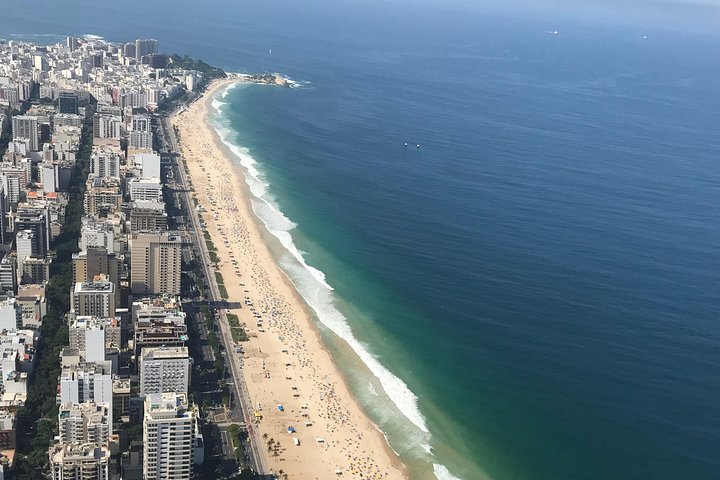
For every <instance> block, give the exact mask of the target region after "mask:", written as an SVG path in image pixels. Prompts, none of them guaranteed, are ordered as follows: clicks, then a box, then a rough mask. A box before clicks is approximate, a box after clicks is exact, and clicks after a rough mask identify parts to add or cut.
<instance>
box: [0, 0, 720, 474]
mask: <svg viewBox="0 0 720 480" xmlns="http://www.w3.org/2000/svg"><path fill="white" fill-rule="evenodd" d="M145 3H148V2H145ZM659 4H660V3H659V2H658V3H657V5H659ZM90 5H93V9H90V8H89V6H90ZM176 5H177V6H176V7H175V8H174V9H173V10H172V11H169V12H165V13H164V12H163V10H162V8H161V7H159V6H157V5H155V4H151V5H150V4H148V5H144V3H143V2H138V1H130V2H125V3H124V4H115V5H112V6H106V7H96V6H94V2H90V1H82V2H76V3H74V4H73V5H71V6H68V7H65V8H63V7H61V6H59V5H55V3H54V2H51V1H49V0H43V1H37V2H20V1H15V0H13V1H11V2H9V5H6V6H4V7H3V8H4V12H3V17H4V22H3V27H1V28H0V37H2V38H6V39H13V38H23V39H33V40H35V41H40V40H39V38H38V37H29V36H28V35H29V34H42V35H50V36H48V37H43V38H46V39H47V40H48V41H49V42H54V41H60V40H61V39H62V37H63V36H64V35H66V34H75V35H81V34H97V35H102V36H104V37H106V38H107V39H108V40H111V41H121V40H132V39H134V38H136V37H155V38H158V39H159V41H160V49H161V51H164V52H171V51H174V52H179V53H187V54H189V55H192V56H197V57H201V58H203V59H205V60H206V61H208V62H210V63H213V64H217V65H219V66H221V67H223V68H225V69H226V70H228V71H248V72H259V71H271V72H274V71H280V72H283V73H286V74H288V75H290V76H291V77H292V78H294V79H295V80H298V81H300V82H304V83H305V84H304V86H303V87H302V88H300V89H293V90H290V89H280V88H269V87H264V86H253V85H249V86H241V87H238V88H235V89H233V90H231V91H229V92H228V93H227V95H225V96H224V97H222V98H218V102H217V103H216V105H217V107H218V109H219V111H220V113H218V115H217V118H216V120H215V122H216V125H217V127H218V128H219V130H220V132H221V133H222V134H223V135H224V136H225V140H226V141H227V142H228V143H231V144H233V145H234V146H236V147H238V148H236V151H238V152H239V153H242V154H243V159H244V160H243V161H244V162H245V166H246V167H247V166H252V167H253V169H255V170H257V175H255V176H252V175H250V176H249V183H250V184H251V186H252V187H253V191H254V192H255V193H256V194H257V195H259V196H261V197H262V199H261V200H256V201H255V202H254V205H255V207H256V212H257V213H258V215H259V216H260V217H261V218H262V220H263V221H264V222H265V223H266V224H267V225H268V228H269V229H271V230H272V231H274V233H275V234H277V235H279V236H280V237H281V238H282V239H283V240H284V241H285V243H286V245H285V246H291V247H292V246H295V247H296V248H297V249H298V250H299V251H301V252H304V255H303V257H304V260H305V261H306V262H307V264H309V265H311V266H312V267H314V268H316V269H318V270H319V271H321V272H323V273H324V275H325V279H324V281H325V282H327V284H329V285H330V286H332V288H333V289H334V290H332V291H330V290H328V289H326V288H324V287H323V286H322V284H321V283H320V282H319V281H318V278H317V277H318V276H317V275H316V276H315V277H313V275H312V274H311V272H310V271H308V270H307V269H305V268H302V266H301V265H300V264H299V263H298V262H297V260H296V259H295V258H294V257H293V256H292V255H291V254H289V253H287V250H285V249H284V248H283V246H282V244H281V243H280V242H275V244H274V248H275V250H276V254H277V255H278V257H279V259H280V261H281V264H282V265H283V266H284V268H285V269H286V270H287V272H288V274H289V276H290V277H291V279H292V280H293V281H294V282H295V283H296V285H297V286H298V289H299V290H300V292H301V294H303V295H304V296H305V297H306V298H307V299H308V301H309V303H310V304H311V305H313V306H314V307H316V308H317V310H318V312H319V315H318V317H319V325H320V326H321V328H322V333H323V337H324V338H325V339H326V341H327V342H328V345H329V348H330V349H331V351H333V352H334V353H335V354H336V356H337V358H338V362H339V364H340V366H341V367H342V368H343V370H344V371H345V372H346V373H347V375H348V379H349V381H350V383H351V385H352V387H353V389H354V391H355V392H356V393H357V395H358V397H359V398H360V399H361V402H362V403H363V405H364V406H365V408H366V409H367V410H368V411H369V412H370V414H371V416H372V418H373V419H374V420H375V421H376V422H377V423H378V425H379V426H380V427H381V428H382V429H383V431H384V432H385V433H386V434H387V436H388V439H389V441H390V444H391V445H392V447H393V448H394V449H395V450H396V451H397V452H398V453H399V454H400V455H401V456H402V458H403V460H404V461H406V463H407V464H408V465H409V466H410V468H411V473H412V474H413V477H414V478H422V479H425V478H432V472H433V470H435V471H436V473H437V474H439V475H440V476H443V475H444V473H443V472H444V471H445V470H443V468H447V470H448V471H449V472H450V473H451V474H452V475H454V476H456V477H458V478H462V479H465V480H469V479H476V478H483V476H485V475H486V476H487V477H489V478H492V479H497V480H507V479H530V480H545V479H547V480H550V479H553V480H555V479H592V480H594V479H597V480H600V479H609V478H612V479H653V480H656V479H676V478H702V479H712V478H720V460H718V456H717V452H718V449H719V448H720V403H719V402H718V392H719V391H720V347H719V345H720V326H719V324H718V314H719V313H720V289H719V288H718V287H719V286H720V277H719V274H718V272H719V271H720V247H719V245H720V222H719V221H720V202H718V196H719V194H720V168H719V167H718V158H719V156H720V155H719V154H720V139H719V138H718V133H717V132H718V125H720V95H719V93H720V91H719V90H720V87H719V85H720V84H719V83H718V78H720V64H719V63H718V61H717V52H718V47H719V46H720V36H718V35H717V34H714V33H712V31H711V29H710V28H708V25H711V23H712V20H717V19H718V18H717V11H716V10H715V8H714V7H712V5H710V4H689V3H687V4H684V3H676V4H666V3H663V4H662V5H663V9H660V8H657V9H654V8H652V7H649V6H647V5H649V3H646V4H642V3H638V5H639V6H637V7H634V8H632V9H631V10H632V11H629V14H628V15H624V16H623V15H621V13H623V11H622V8H623V7H622V6H620V5H615V6H612V5H611V6H607V5H610V4H603V6H604V7H603V8H605V7H606V8H605V9H604V10H603V9H595V8H592V5H593V4H592V3H591V2H586V4H584V5H585V7H586V9H585V10H583V9H582V8H581V7H577V6H576V7H573V8H571V9H569V10H568V11H567V12H566V14H560V13H559V12H560V11H561V10H562V7H563V6H564V4H563V3H561V2H555V3H553V4H552V7H548V9H547V10H546V11H543V10H542V9H541V8H540V7H537V6H535V7H533V8H534V10H533V11H532V12H530V13H531V14H527V15H525V14H522V13H519V12H521V11H522V10H523V8H522V7H523V6H524V4H523V3H521V2H516V3H514V4H511V7H513V8H507V9H501V7H499V6H498V7H494V6H489V7H486V8H485V9H484V10H478V9H474V8H472V7H469V6H463V5H461V4H458V5H453V6H439V5H431V4H418V7H417V8H413V7H412V4H411V3H409V2H406V3H403V4H400V3H396V4H392V5H389V6H384V5H383V6H381V5H375V4H369V5H365V6H360V5H354V4H348V3H345V4H340V5H322V4H318V3H315V2H312V3H309V4H303V5H298V4H291V3H287V4H286V3H277V4H271V3H267V2H266V3H262V4H258V5H243V4H239V3H237V2H230V1H229V0H224V1H221V2H216V3H213V4H212V5H208V4H206V3H200V2H198V3H195V2H184V1H183V2H176ZM613 5H614V4H613ZM643 5H645V7H643ZM29 6H34V7H36V8H38V9H44V10H45V11H46V12H47V13H45V14H43V15H42V16H40V15H38V16H37V17H36V18H29V17H28V14H27V9H28V8H29ZM132 8H136V9H139V8H142V11H143V14H142V15H129V14H128V15H121V14H120V13H122V12H123V9H132ZM628 8H630V7H628ZM643 8H647V9H649V10H648V11H649V12H651V13H652V14H648V15H647V17H644V16H643V10H642V9H643ZM599 10H602V12H603V13H602V14H601V13H598V12H599ZM658 11H659V12H660V13H657V12H658ZM678 12H680V13H681V14H683V15H684V13H685V12H689V13H688V14H687V15H686V16H683V15H681V14H677V15H676V13H678ZM698 12H699V13H698ZM613 14H617V15H613ZM713 15H715V16H714V17H713ZM700 17H703V18H704V21H701V20H699V18H700ZM670 19H673V21H672V22H671V21H670ZM693 26H697V28H690V27H693ZM686 27H687V28H686ZM556 30H557V34H555V33H554V32H555V31H556ZM53 35H58V36H57V37H54V36H53ZM644 37H647V38H644ZM270 48H272V54H269V49H270ZM405 142H407V143H409V146H408V147H405V146H404V145H403V144H404V143H405ZM418 143H419V144H421V148H419V149H417V148H415V144H418ZM244 149H246V150H244ZM248 155H249V156H248ZM250 157H252V158H250ZM262 200H266V201H267V202H270V204H271V205H272V206H274V207H275V208H277V209H278V210H279V211H280V212H282V216H281V215H280V214H279V213H278V212H277V211H273V209H270V208H268V205H267V203H265V202H263V201H262ZM293 227H294V228H293ZM287 231H289V232H290V235H291V237H292V242H293V243H292V245H291V244H290V243H288V240H289V237H286V236H284V235H286V234H284V233H283V232H287ZM346 325H349V326H350V327H351V329H352V335H353V337H352V338H354V339H356V340H357V344H356V345H355V347H356V348H357V349H359V350H362V351H363V352H365V351H367V352H371V353H372V355H373V357H372V358H375V359H377V360H378V361H379V362H380V364H382V365H383V366H384V367H386V368H387V369H388V372H381V371H380V370H378V369H377V365H371V367H372V368H370V369H368V368H367V367H365V366H363V364H361V363H360V362H358V361H357V358H356V357H354V356H349V355H348V352H347V349H346V348H343V346H342V343H341V342H338V340H337V337H335V336H334V334H332V333H331V331H335V332H341V333H342V334H344V335H347V334H348V333H349V332H347V331H346V330H347V329H346V327H345V326H346ZM351 341H352V340H351ZM371 370H372V371H374V372H375V374H377V375H379V376H380V377H381V380H382V382H384V386H385V388H389V389H391V390H392V391H388V392H387V393H388V395H386V394H385V393H383V384H382V383H381V382H380V381H378V380H377V378H376V376H375V375H373V374H372V372H371ZM397 379H399V380H397ZM400 381H401V382H402V384H405V385H407V387H408V388H409V390H410V391H411V392H412V393H413V394H414V395H415V396H416V397H417V400H416V401H415V400H414V399H413V398H412V396H407V395H405V396H403V395H402V393H403V391H402V389H401V388H400V387H402V384H401V383H399V382H400ZM395 387H397V389H395V390H393V389H394V388H395ZM418 412H419V414H418ZM418 415H419V416H418ZM421 427H424V428H426V429H427V430H429V433H426V432H423V431H422V430H423V428H421ZM423 445H427V446H429V447H431V449H432V452H433V453H432V454H430V453H428V451H427V449H426V448H423ZM434 464H437V465H444V467H443V468H441V467H439V466H435V467H434Z"/></svg>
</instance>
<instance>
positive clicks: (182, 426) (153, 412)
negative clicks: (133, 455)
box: [143, 393, 196, 480]
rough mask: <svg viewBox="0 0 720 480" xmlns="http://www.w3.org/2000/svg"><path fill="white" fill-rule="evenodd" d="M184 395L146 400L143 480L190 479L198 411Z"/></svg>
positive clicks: (160, 394)
mask: <svg viewBox="0 0 720 480" xmlns="http://www.w3.org/2000/svg"><path fill="white" fill-rule="evenodd" d="M188 407H189V406H188V400H187V395H185V394H184V393H153V394H151V395H147V396H146V397H145V418H144V419H143V453H144V455H143V459H144V461H143V478H144V479H145V480H189V479H190V477H191V476H192V470H193V462H194V442H195V435H196V431H195V428H196V421H195V412H194V411H192V410H190V409H189V408H188Z"/></svg>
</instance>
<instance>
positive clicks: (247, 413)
mask: <svg viewBox="0 0 720 480" xmlns="http://www.w3.org/2000/svg"><path fill="white" fill-rule="evenodd" d="M160 123H161V125H162V128H163V130H164V132H165V135H164V136H165V141H166V142H167V144H168V148H169V149H170V151H171V152H172V153H175V154H177V155H175V156H174V159H173V164H174V165H173V167H174V171H175V173H174V175H176V177H175V181H176V182H177V183H178V184H179V185H180V186H181V188H180V192H179V193H180V194H181V195H182V196H183V197H184V200H185V206H186V207H187V211H188V220H189V221H188V232H192V235H191V236H192V237H194V238H193V240H194V243H195V245H196V246H197V247H198V249H199V251H200V255H199V257H198V259H199V260H200V263H201V264H202V266H203V270H204V272H205V278H206V279H207V283H208V285H209V287H210V288H209V290H210V301H211V302H213V304H214V305H217V306H218V308H217V311H218V314H219V316H220V321H219V326H220V333H221V335H222V343H223V345H224V346H225V351H226V352H227V355H226V356H225V359H226V362H227V363H228V364H229V366H230V376H231V377H232V380H233V386H234V387H235V398H236V403H239V404H240V406H241V408H242V414H243V415H244V417H245V419H246V423H248V424H249V422H250V421H251V420H250V419H251V418H252V412H253V408H252V401H251V400H250V395H249V393H248V390H247V386H246V385H245V377H244V376H243V374H242V371H241V370H240V368H241V365H240V361H239V359H238V356H237V355H235V353H234V352H235V348H234V342H233V340H232V335H231V333H230V328H229V326H230V324H229V322H228V320H227V312H226V310H225V309H224V308H221V306H222V305H224V304H225V303H226V302H225V300H224V299H223V298H222V295H220V289H219V288H218V286H217V282H216V280H215V272H214V269H213V267H212V262H211V261H210V255H209V253H208V251H207V245H206V244H205V240H204V236H203V233H202V231H201V228H200V220H199V218H198V213H197V210H196V209H195V205H194V203H193V201H192V198H191V196H190V189H189V182H188V179H187V174H186V173H185V167H184V166H183V164H182V160H181V157H180V148H179V145H178V141H177V138H176V136H175V130H174V129H173V128H172V125H170V121H169V118H168V117H165V116H161V117H160ZM248 436H249V439H250V449H249V453H250V461H251V463H252V464H253V465H254V470H255V472H256V473H258V474H260V475H265V474H267V473H269V470H268V468H267V460H266V458H265V451H264V450H263V448H262V443H261V441H260V437H259V435H258V432H257V430H256V429H254V428H248Z"/></svg>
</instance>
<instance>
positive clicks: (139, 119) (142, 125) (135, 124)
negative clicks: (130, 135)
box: [130, 114, 150, 132]
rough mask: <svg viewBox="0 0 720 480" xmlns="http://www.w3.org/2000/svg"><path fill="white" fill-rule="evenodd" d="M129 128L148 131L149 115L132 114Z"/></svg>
mask: <svg viewBox="0 0 720 480" xmlns="http://www.w3.org/2000/svg"><path fill="white" fill-rule="evenodd" d="M130 128H131V129H132V130H133V131H136V132H149V131H150V116H149V115H142V114H138V115H133V116H132V119H131V122H130Z"/></svg>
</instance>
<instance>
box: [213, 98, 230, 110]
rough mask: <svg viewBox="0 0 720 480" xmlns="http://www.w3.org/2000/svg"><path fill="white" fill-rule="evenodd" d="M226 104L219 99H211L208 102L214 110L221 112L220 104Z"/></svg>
mask: <svg viewBox="0 0 720 480" xmlns="http://www.w3.org/2000/svg"><path fill="white" fill-rule="evenodd" d="M223 105H227V103H225V102H221V101H220V100H215V99H213V101H212V102H210V106H211V107H213V108H214V109H215V111H216V112H218V113H221V112H222V106H223Z"/></svg>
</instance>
